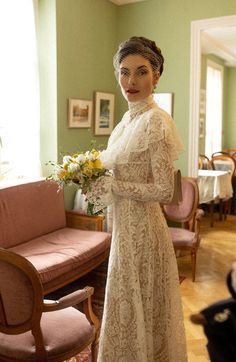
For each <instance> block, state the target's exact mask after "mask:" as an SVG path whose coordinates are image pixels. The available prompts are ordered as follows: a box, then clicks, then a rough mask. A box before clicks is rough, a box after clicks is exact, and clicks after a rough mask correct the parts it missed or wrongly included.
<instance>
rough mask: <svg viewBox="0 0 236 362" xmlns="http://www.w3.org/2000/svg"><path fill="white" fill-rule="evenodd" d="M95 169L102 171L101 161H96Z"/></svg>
mask: <svg viewBox="0 0 236 362" xmlns="http://www.w3.org/2000/svg"><path fill="white" fill-rule="evenodd" d="M94 167H95V168H97V169H99V170H101V169H102V162H101V160H95V161H94Z"/></svg>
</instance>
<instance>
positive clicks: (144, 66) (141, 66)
mask: <svg viewBox="0 0 236 362" xmlns="http://www.w3.org/2000/svg"><path fill="white" fill-rule="evenodd" d="M140 68H147V66H146V65H140V66H139V67H138V68H137V69H140Z"/></svg>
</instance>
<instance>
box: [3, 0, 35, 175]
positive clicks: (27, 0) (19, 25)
mask: <svg viewBox="0 0 236 362" xmlns="http://www.w3.org/2000/svg"><path fill="white" fill-rule="evenodd" d="M36 10H37V2H36V1H34V0H20V1H19V0H7V1H3V0H0V47H1V57H0V138H1V141H2V147H1V161H2V162H1V170H0V173H1V174H2V175H3V174H4V176H5V177H8V178H37V177H39V176H40V114H39V81H38V62H37V42H36V22H35V19H36V16H35V15H36V14H35V11H36Z"/></svg>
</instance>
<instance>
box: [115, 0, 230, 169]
mask: <svg viewBox="0 0 236 362" xmlns="http://www.w3.org/2000/svg"><path fill="white" fill-rule="evenodd" d="M233 14H236V1H235V0H227V1H222V0H199V1H196V0H175V1H173V0H148V1H143V2H140V3H136V4H129V5H125V6H121V7H119V22H118V41H119V42H120V41H123V40H124V39H126V38H128V37H129V36H131V35H144V36H146V37H149V38H151V39H153V40H155V41H156V43H157V44H158V45H159V46H160V48H161V49H162V51H163V54H164V56H165V70H164V73H163V75H162V77H161V81H160V83H159V88H158V89H157V91H160V92H173V93H174V120H175V122H176V124H177V127H178V129H179V131H180V133H181V135H182V138H183V140H184V143H185V147H186V152H185V153H184V154H183V155H182V157H181V159H180V160H179V161H178V162H177V166H178V167H180V168H181V170H182V173H183V174H187V169H188V137H189V135H188V133H189V89H190V31H191V21H193V20H199V19H204V18H214V17H220V16H226V15H233ZM120 102H122V101H120ZM122 104H123V103H122ZM123 107H124V106H123Z"/></svg>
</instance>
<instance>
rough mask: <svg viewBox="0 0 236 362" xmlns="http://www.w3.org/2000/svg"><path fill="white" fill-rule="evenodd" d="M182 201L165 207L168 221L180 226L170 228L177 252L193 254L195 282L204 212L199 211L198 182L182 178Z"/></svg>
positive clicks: (193, 277)
mask: <svg viewBox="0 0 236 362" xmlns="http://www.w3.org/2000/svg"><path fill="white" fill-rule="evenodd" d="M181 187H182V201H181V202H179V203H178V205H163V212H164V215H165V218H166V220H167V221H171V222H174V223H177V224H179V225H180V227H172V226H171V227H169V230H170V233H171V237H172V241H173V245H174V249H175V252H176V254H177V252H178V251H182V250H185V251H186V250H187V251H189V252H190V254H191V261H192V280H193V282H194V281H195V275H196V259H197V251H198V247H199V244H200V235H199V220H200V218H201V216H202V215H203V211H202V210H200V209H198V203H199V191H198V185H197V180H196V179H194V178H191V177H182V180H181Z"/></svg>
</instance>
